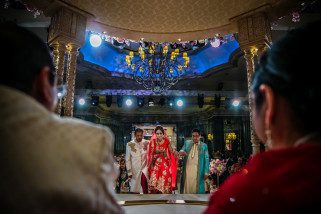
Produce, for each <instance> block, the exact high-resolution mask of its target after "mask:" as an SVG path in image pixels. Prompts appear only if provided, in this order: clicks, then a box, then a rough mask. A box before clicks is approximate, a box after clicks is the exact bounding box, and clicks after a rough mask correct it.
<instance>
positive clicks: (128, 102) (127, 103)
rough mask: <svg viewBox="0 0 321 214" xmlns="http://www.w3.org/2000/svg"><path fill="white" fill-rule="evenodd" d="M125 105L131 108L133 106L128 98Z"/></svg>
mask: <svg viewBox="0 0 321 214" xmlns="http://www.w3.org/2000/svg"><path fill="white" fill-rule="evenodd" d="M125 103H126V105H127V106H131V105H132V104H133V101H132V100H131V99H130V98H128V99H127V100H126V102H125Z"/></svg>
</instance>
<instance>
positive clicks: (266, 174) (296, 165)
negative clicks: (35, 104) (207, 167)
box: [205, 21, 321, 214]
mask: <svg viewBox="0 0 321 214" xmlns="http://www.w3.org/2000/svg"><path fill="white" fill-rule="evenodd" d="M320 28H321V21H317V22H314V23H311V24H308V25H306V26H304V27H302V28H298V29H296V30H292V31H290V32H289V33H288V34H287V35H286V36H285V37H284V38H283V39H281V40H280V41H278V42H276V43H274V45H273V46H272V48H271V50H269V51H268V52H267V54H265V55H263V57H262V58H261V60H260V64H259V67H258V69H257V70H256V72H255V73H254V78H253V83H252V94H251V96H252V97H253V100H254V102H253V108H252V109H253V124H254V128H255V131H256V133H257V135H258V137H259V138H260V139H261V140H262V141H263V142H264V143H265V144H266V145H267V147H268V151H266V152H264V153H260V154H258V155H256V156H253V157H252V158H251V160H250V161H249V162H248V164H246V165H245V166H244V168H243V169H242V170H241V171H239V172H236V173H235V174H233V175H232V176H230V178H229V179H228V180H226V181H225V183H224V184H223V185H222V186H221V187H220V188H219V190H218V191H216V192H215V193H214V194H213V195H212V196H211V199H210V203H209V207H208V209H207V210H206V211H205V213H217V214H220V213H261V214H262V213H321V207H320V203H321V197H320V195H321V188H320V181H321V171H320V165H321V155H320V154H321V125H320V124H321V123H320V121H321V114H320V107H319V106H318V105H317V103H316V102H317V100H320V99H321V87H320V80H319V78H318V76H319V69H318V68H319V67H320V54H317V52H315V51H319V50H321V45H320V44H321V43H320V42H314V43H313V44H310V43H306V41H311V38H313V37H314V36H315V35H318V34H319V29H320ZM314 53H315V54H314Z"/></svg>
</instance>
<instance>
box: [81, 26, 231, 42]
mask: <svg viewBox="0 0 321 214" xmlns="http://www.w3.org/2000/svg"><path fill="white" fill-rule="evenodd" d="M87 30H90V31H94V32H99V33H102V32H106V34H107V35H109V36H115V37H120V38H126V39H132V40H136V41H138V40H140V39H141V38H144V40H145V41H150V42H177V41H178V39H180V40H181V41H192V40H201V39H206V38H212V37H213V36H214V35H215V34H221V35H227V34H231V33H235V32H237V25H236V23H234V22H233V23H230V24H227V25H224V26H219V27H214V28H209V29H205V30H195V31H186V32H170V33H164V32H143V31H135V30H129V29H124V28H118V27H114V26H110V25H107V24H104V23H100V22H97V21H88V22H87Z"/></svg>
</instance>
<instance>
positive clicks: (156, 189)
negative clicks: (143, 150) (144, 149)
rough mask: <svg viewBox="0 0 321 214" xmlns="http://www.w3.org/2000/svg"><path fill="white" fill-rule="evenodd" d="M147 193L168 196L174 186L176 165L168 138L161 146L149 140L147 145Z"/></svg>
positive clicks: (154, 140) (153, 140)
mask: <svg viewBox="0 0 321 214" xmlns="http://www.w3.org/2000/svg"><path fill="white" fill-rule="evenodd" d="M147 166H148V176H149V183H148V190H149V193H164V194H170V193H172V190H173V189H174V188H175V186H176V174H177V163H176V158H175V155H174V150H173V149H172V147H171V144H170V141H169V140H168V138H164V141H163V143H162V144H159V143H157V142H156V139H153V138H152V139H151V141H150V142H149V145H148V155H147Z"/></svg>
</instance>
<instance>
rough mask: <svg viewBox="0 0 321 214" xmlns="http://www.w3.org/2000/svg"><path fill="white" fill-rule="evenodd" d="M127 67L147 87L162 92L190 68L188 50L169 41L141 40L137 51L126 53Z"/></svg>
mask: <svg viewBox="0 0 321 214" xmlns="http://www.w3.org/2000/svg"><path fill="white" fill-rule="evenodd" d="M125 60H126V64H127V67H128V68H129V69H130V70H131V71H132V72H133V75H134V78H135V80H136V81H137V82H138V83H139V84H141V85H143V86H144V87H145V88H146V89H148V90H152V91H153V92H155V93H161V92H163V91H165V90H167V89H169V88H170V87H172V86H173V85H175V84H176V83H177V82H178V80H179V79H180V78H181V76H182V74H184V72H185V71H186V70H187V69H188V68H189V62H190V58H189V57H188V54H187V52H186V51H185V52H181V51H180V49H179V48H177V47H175V46H170V45H169V44H168V43H152V42H149V43H148V42H141V43H140V46H139V48H138V50H137V53H136V52H135V53H134V52H133V51H129V53H128V55H126V58H125Z"/></svg>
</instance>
